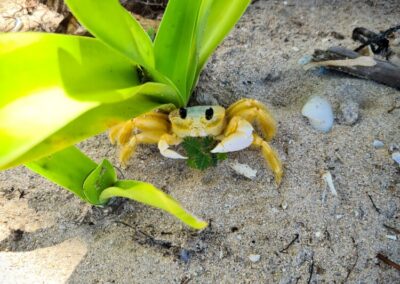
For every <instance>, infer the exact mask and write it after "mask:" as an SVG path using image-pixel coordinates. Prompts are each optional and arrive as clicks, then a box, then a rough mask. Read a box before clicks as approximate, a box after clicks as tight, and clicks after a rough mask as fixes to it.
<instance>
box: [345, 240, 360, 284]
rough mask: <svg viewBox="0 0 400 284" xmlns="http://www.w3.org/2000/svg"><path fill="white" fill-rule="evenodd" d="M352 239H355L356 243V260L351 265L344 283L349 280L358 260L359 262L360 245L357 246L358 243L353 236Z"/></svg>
mask: <svg viewBox="0 0 400 284" xmlns="http://www.w3.org/2000/svg"><path fill="white" fill-rule="evenodd" d="M351 240H352V241H353V244H354V245H355V248H356V260H355V261H354V263H353V265H352V266H351V267H350V269H349V270H348V271H347V275H346V278H345V279H344V281H343V282H344V283H345V282H347V280H348V279H349V277H350V274H351V273H352V272H353V270H354V268H355V267H356V265H357V262H358V246H357V244H356V243H355V240H354V238H353V237H352V238H351Z"/></svg>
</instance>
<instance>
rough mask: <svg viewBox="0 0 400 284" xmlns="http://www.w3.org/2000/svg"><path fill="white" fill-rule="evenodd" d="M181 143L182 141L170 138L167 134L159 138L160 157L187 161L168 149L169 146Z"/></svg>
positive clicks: (174, 137)
mask: <svg viewBox="0 0 400 284" xmlns="http://www.w3.org/2000/svg"><path fill="white" fill-rule="evenodd" d="M181 142H182V140H181V139H180V138H178V137H176V136H172V135H169V134H165V135H163V136H162V137H161V139H160V141H158V149H159V150H160V153H161V155H163V156H164V157H166V158H170V159H187V157H185V156H182V155H181V154H179V153H177V152H175V151H173V150H171V149H169V146H170V145H178V144H180V143H181Z"/></svg>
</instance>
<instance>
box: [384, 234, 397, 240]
mask: <svg viewBox="0 0 400 284" xmlns="http://www.w3.org/2000/svg"><path fill="white" fill-rule="evenodd" d="M386 238H388V239H389V240H392V241H397V236H396V235H386Z"/></svg>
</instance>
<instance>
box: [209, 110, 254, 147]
mask: <svg viewBox="0 0 400 284" xmlns="http://www.w3.org/2000/svg"><path fill="white" fill-rule="evenodd" d="M253 131H254V128H253V126H251V124H250V123H249V122H248V121H246V120H244V119H242V118H239V117H235V118H234V119H232V120H231V121H230V122H229V125H228V127H227V132H226V133H225V135H227V136H226V137H224V138H223V139H222V140H221V142H220V143H218V145H217V146H215V148H214V149H212V150H211V153H227V152H234V151H239V150H242V149H245V148H247V147H249V146H250V145H251V144H252V143H253V140H254V137H253Z"/></svg>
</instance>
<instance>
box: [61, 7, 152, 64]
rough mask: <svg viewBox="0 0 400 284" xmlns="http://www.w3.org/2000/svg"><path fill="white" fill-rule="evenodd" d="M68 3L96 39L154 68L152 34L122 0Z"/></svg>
mask: <svg viewBox="0 0 400 284" xmlns="http://www.w3.org/2000/svg"><path fill="white" fill-rule="evenodd" d="M65 3H66V4H67V5H68V7H69V8H70V9H71V11H72V13H73V14H74V16H75V17H76V18H77V19H78V20H79V22H80V23H81V24H82V25H83V26H85V28H87V29H88V31H90V32H91V33H92V34H93V35H94V36H95V37H96V38H98V39H100V40H102V41H103V42H104V43H105V44H107V45H109V46H110V47H112V48H114V49H116V50H118V51H119V52H121V53H122V54H124V55H125V56H127V57H128V58H130V59H131V60H133V61H134V62H136V63H138V64H140V65H143V66H147V67H151V68H152V67H154V54H153V45H152V42H151V39H150V37H149V36H148V34H147V33H146V32H145V31H144V30H143V28H142V26H141V25H140V24H139V23H138V21H136V20H135V18H134V17H133V16H132V15H131V14H129V12H128V11H126V10H125V9H124V7H122V6H121V4H120V3H119V1H118V0H65Z"/></svg>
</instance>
